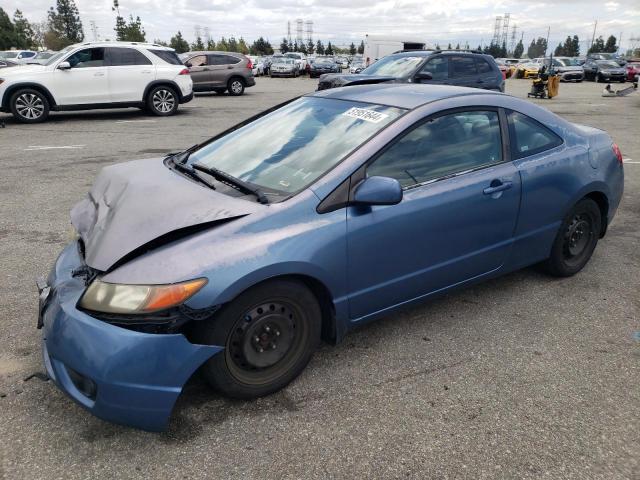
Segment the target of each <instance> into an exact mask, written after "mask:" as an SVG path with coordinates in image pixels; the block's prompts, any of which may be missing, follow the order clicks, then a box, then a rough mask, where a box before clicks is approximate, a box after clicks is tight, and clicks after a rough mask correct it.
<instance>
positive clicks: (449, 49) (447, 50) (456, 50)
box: [434, 48, 484, 53]
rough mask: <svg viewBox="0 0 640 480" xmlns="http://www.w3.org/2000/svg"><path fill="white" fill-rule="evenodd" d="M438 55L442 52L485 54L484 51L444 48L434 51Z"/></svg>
mask: <svg viewBox="0 0 640 480" xmlns="http://www.w3.org/2000/svg"><path fill="white" fill-rule="evenodd" d="M434 52H436V53H442V52H462V53H484V52H482V50H478V49H475V48H443V49H437V50H434Z"/></svg>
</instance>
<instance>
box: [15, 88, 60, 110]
mask: <svg viewBox="0 0 640 480" xmlns="http://www.w3.org/2000/svg"><path fill="white" fill-rule="evenodd" d="M24 88H30V89H32V90H37V91H38V92H40V93H42V94H43V95H44V96H45V97H47V101H48V102H49V107H50V108H53V107H55V106H56V101H55V100H54V99H53V96H52V95H51V92H49V90H47V89H46V88H45V87H43V86H41V85H37V84H35V85H34V84H18V85H13V86H11V87H9V88H7V90H6V92H5V93H4V98H3V100H2V108H6V109H8V108H9V107H10V105H9V102H10V101H11V97H12V95H13V93H14V92H16V91H17V90H22V89H24Z"/></svg>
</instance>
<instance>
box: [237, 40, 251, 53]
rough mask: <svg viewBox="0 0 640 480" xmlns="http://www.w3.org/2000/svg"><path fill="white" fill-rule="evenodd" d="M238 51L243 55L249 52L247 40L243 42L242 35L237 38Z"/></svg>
mask: <svg viewBox="0 0 640 480" xmlns="http://www.w3.org/2000/svg"><path fill="white" fill-rule="evenodd" d="M238 53H242V54H244V55H247V54H248V53H249V47H248V46H247V42H245V41H244V38H242V37H240V40H238Z"/></svg>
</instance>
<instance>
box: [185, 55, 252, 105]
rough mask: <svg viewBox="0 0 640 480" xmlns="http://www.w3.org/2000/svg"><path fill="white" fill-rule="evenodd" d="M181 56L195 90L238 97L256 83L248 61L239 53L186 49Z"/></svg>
mask: <svg viewBox="0 0 640 480" xmlns="http://www.w3.org/2000/svg"><path fill="white" fill-rule="evenodd" d="M180 59H181V60H182V61H183V62H184V64H185V66H186V67H188V68H189V72H190V73H191V79H192V80H193V90H194V91H196V92H210V91H214V92H216V93H220V94H222V93H224V92H226V91H229V95H233V96H238V95H242V94H243V93H244V89H245V88H247V87H253V86H254V85H255V84H256V81H255V79H254V78H253V72H252V69H253V65H252V63H251V60H250V59H249V58H248V57H247V56H245V55H243V54H242V53H233V52H210V51H205V52H187V53H183V54H182V55H180Z"/></svg>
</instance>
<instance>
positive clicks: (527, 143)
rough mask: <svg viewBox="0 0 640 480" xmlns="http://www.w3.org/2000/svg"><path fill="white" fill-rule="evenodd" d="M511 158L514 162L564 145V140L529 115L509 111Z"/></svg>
mask: <svg viewBox="0 0 640 480" xmlns="http://www.w3.org/2000/svg"><path fill="white" fill-rule="evenodd" d="M507 115H508V117H509V137H510V144H511V157H512V158H513V159H514V160H517V159H519V158H524V157H528V156H530V155H535V154H536V153H540V152H544V151H545V150H550V149H552V148H555V147H557V146H558V145H562V142H563V140H562V138H560V137H559V136H558V135H556V134H555V133H554V132H552V131H551V130H549V129H548V128H547V127H545V126H544V125H542V124H541V123H540V122H538V121H537V120H534V119H533V118H531V117H528V116H527V115H524V114H522V113H519V112H514V111H512V110H509V111H508V112H507Z"/></svg>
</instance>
